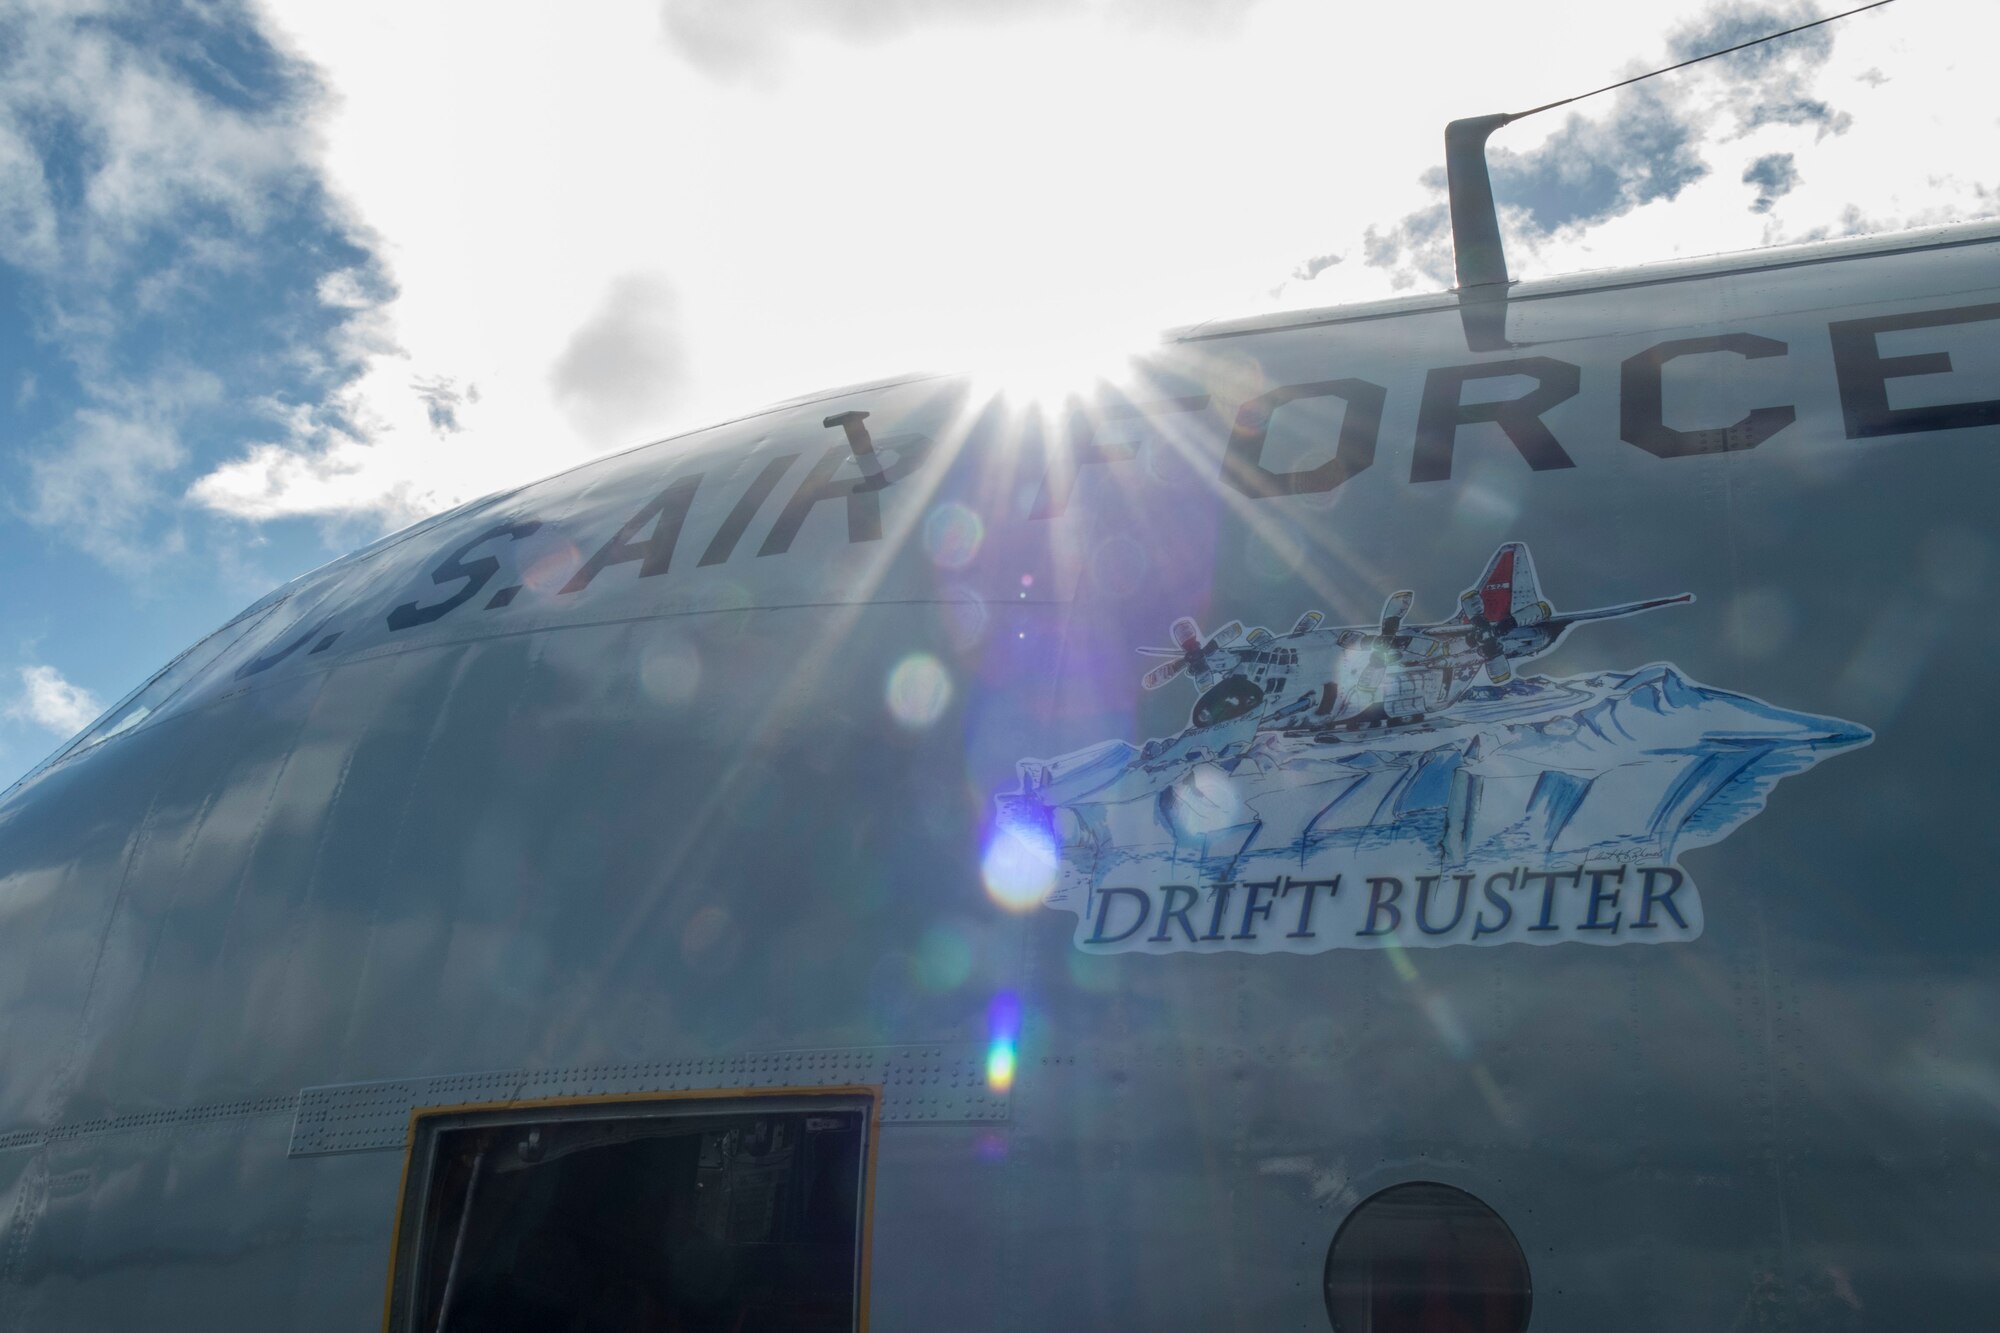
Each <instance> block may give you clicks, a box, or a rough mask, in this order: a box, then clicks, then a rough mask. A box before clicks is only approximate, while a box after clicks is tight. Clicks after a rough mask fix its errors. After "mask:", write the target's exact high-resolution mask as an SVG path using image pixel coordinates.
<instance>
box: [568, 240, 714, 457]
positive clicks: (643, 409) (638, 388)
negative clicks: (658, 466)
mask: <svg viewBox="0 0 2000 1333" xmlns="http://www.w3.org/2000/svg"><path fill="white" fill-rule="evenodd" d="M677 313H678V311H677V303H676V301H675V299H674V292H673V288H672V287H670V286H669V285H668V284H667V281H666V280H665V279H664V278H662V277H660V276H658V275H657V274H650V273H627V274H622V275H620V276H619V277H617V278H615V279H613V280H612V283H611V287H610V290H609V292H607V293H606V295H605V300H604V304H603V305H602V306H600V307H599V308H598V309H597V311H596V312H595V313H593V314H592V315H591V317H590V318H589V319H588V320H586V321H584V323H583V325H582V326H581V327H580V328H578V329H577V331H576V332H575V333H574V334H572V335H570V340H569V345H568V346H566V347H564V348H563V350H562V355H560V356H558V357H557V358H556V364H555V368H554V370H553V371H552V372H551V378H552V379H553V381H554V387H555V394H556V401H557V402H558V403H559V404H560V405H561V407H562V411H563V415H564V416H565V417H567V418H568V419H569V420H570V421H571V422H572V423H573V424H574V425H575V426H576V428H577V430H578V431H579V432H580V433H581V434H582V435H583V437H584V438H585V439H587V440H589V441H590V442H591V443H593V444H596V445H599V446H601V447H608V446H611V445H616V444H620V443H624V442H626V439H627V437H628V436H630V435H632V434H643V433H645V432H646V430H647V429H648V428H649V427H652V426H657V425H658V424H659V423H660V422H661V421H663V420H664V419H665V418H666V412H667V409H668V408H669V407H671V406H672V405H673V403H674V401H675V400H676V399H677V398H679V397H680V394H681V390H682V388H683V386H684V383H685V381H686V379H687V353H686V352H685V351H684V350H683V348H682V346H681V331H680V326H679V321H678V320H677V318H676V316H677Z"/></svg>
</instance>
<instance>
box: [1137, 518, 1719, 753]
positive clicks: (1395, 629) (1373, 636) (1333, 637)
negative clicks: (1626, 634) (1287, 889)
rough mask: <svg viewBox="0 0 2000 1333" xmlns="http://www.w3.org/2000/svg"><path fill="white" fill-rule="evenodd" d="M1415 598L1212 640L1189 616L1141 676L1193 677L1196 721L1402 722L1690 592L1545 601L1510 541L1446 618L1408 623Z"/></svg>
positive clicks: (1156, 681) (1225, 630)
mask: <svg viewBox="0 0 2000 1333" xmlns="http://www.w3.org/2000/svg"><path fill="white" fill-rule="evenodd" d="M1415 600H1416V594H1415V593H1413V592H1409V591H1402V592H1394V593H1391V594H1389V600H1388V601H1386V602H1384V603H1383V605H1382V620H1381V623H1380V624H1379V625H1333V626H1327V627H1325V628H1322V627H1321V622H1322V621H1324V620H1325V619H1326V617H1325V616H1323V615H1321V614H1320V613H1319V612H1318V611H1308V612H1306V613H1305V614H1304V615H1302V616H1300V617H1299V619H1298V621H1297V623H1295V624H1294V625H1293V626H1292V628H1291V631H1290V632H1289V633H1286V634H1283V635H1278V634H1273V633H1272V632H1271V631H1270V630H1268V629H1263V628H1261V627H1260V628H1257V629H1253V630H1251V631H1250V632H1249V634H1248V635H1247V636H1246V635H1244V633H1243V625H1242V622H1241V621H1234V620H1232V621H1230V622H1229V623H1228V624H1227V625H1224V626H1223V627H1222V628H1221V629H1219V630H1217V631H1216V632H1215V633H1214V634H1213V635H1211V636H1210V637H1209V638H1208V639H1207V641H1206V642H1204V641H1203V639H1202V635H1201V628H1200V626H1198V625H1197V624H1195V622H1194V621H1193V620H1191V619H1189V618H1187V617H1185V616H1183V617H1182V618H1181V619H1179V620H1176V621H1175V622H1174V623H1173V627H1172V631H1171V632H1172V635H1173V639H1174V642H1175V644H1177V645H1178V646H1177V647H1173V648H1141V649H1139V651H1140V652H1141V653H1143V654H1145V655H1147V656H1149V657H1165V658H1168V659H1170V660H1169V661H1166V662H1163V663H1161V664H1160V665H1159V666H1157V667H1155V668H1153V670H1151V671H1149V672H1147V673H1146V676H1145V678H1144V680H1142V681H1141V682H1140V683H1141V684H1143V685H1144V686H1145V687H1146V688H1147V689H1149V690H1157V689H1159V688H1160V687H1161V686H1162V685H1165V684H1166V683H1167V682H1168V681H1171V680H1175V679H1178V678H1179V677H1181V676H1183V675H1185V676H1187V677H1188V678H1189V679H1190V680H1191V681H1193V683H1194V685H1195V688H1196V689H1198V690H1199V691H1200V696H1199V697H1198V698H1196V700H1195V703H1194V710H1193V712H1192V713H1191V714H1190V716H1189V722H1190V723H1191V724H1192V725H1193V726H1194V727H1196V728H1197V729H1199V728H1204V727H1212V726H1216V725H1218V724H1220V723H1223V722H1230V721H1234V720H1235V719H1237V718H1240V717H1245V716H1248V715H1250V714H1252V713H1257V714H1259V729H1260V730H1261V729H1283V730H1285V731H1307V732H1311V731H1348V730H1358V729H1362V728H1369V727H1385V726H1402V725H1407V724H1411V723H1416V722H1421V721H1423V720H1424V719H1425V718H1426V717H1429V716H1432V715H1435V714H1438V713H1442V712H1444V711H1445V710H1447V709H1449V708H1450V707H1451V706H1452V705H1453V704H1455V703H1457V702H1458V701H1459V700H1460V699H1461V698H1463V697H1464V695H1465V692H1466V691H1467V690H1469V689H1471V688H1472V687H1473V686H1474V685H1475V684H1477V683H1478V682H1479V680H1480V678H1481V676H1482V675H1483V676H1484V677H1485V678H1486V679H1487V680H1489V681H1491V682H1492V683H1493V684H1495V685H1504V684H1506V683H1507V682H1508V681H1509V680H1511V679H1513V664H1514V663H1515V662H1522V661H1526V660H1527V659H1529V658H1532V657H1538V656H1540V655H1541V654H1543V653H1545V652H1547V651H1549V649H1551V648H1553V647H1555V646H1556V644H1557V643H1559V642H1561V640H1562V637H1563V635H1564V634H1566V633H1568V631H1569V628H1570V626H1572V625H1576V624H1579V623H1581V622H1582V621H1586V620H1614V619H1617V618H1618V617H1620V616H1630V615H1636V614H1638V613H1639V612H1641V611H1651V610H1653V609H1654V608H1655V607H1661V606H1673V605H1676V604H1678V603H1681V602H1692V601H1693V600H1694V594H1692V593H1681V594H1679V595H1678V596H1674V597H1655V598H1652V599H1651V600H1649V601H1643V602H1626V603H1624V604H1623V605H1620V606H1607V607H1601V608H1599V609H1597V610H1594V611H1565V612H1560V613H1558V612H1557V611H1556V610H1555V609H1554V608H1553V607H1551V606H1550V605H1549V604H1548V603H1547V602H1546V601H1544V600H1543V599H1542V593H1541V584H1540V583H1539V581H1538V580H1537V579H1536V578H1535V566H1534V562H1533V561H1532V560H1531V559H1530V558H1529V556H1528V548H1527V546H1526V545H1524V544H1523V543H1521V542H1508V543H1506V544H1505V545H1503V546H1502V547H1500V549H1499V550H1497V551H1495V552H1494V553H1493V559H1492V560H1491V561H1489V562H1488V563H1487V566H1486V572H1485V573H1484V574H1481V575H1480V576H1479V582H1478V583H1476V584H1474V585H1473V586H1472V587H1470V588H1468V589H1466V590H1465V591H1464V592H1462V593H1460V594H1459V598H1458V613H1457V614H1456V615H1454V616H1453V617H1452V618H1451V619H1449V620H1445V621H1440V622H1438V623H1436V624H1431V625H1405V624H1404V623H1403V622H1404V618H1405V617H1407V616H1408V615H1409V612H1410V605H1411V603H1412V602H1413V601H1415ZM1239 640H1240V642H1239ZM1288 688H1289V689H1290V691H1291V692H1290V693H1288V692H1287V691H1288Z"/></svg>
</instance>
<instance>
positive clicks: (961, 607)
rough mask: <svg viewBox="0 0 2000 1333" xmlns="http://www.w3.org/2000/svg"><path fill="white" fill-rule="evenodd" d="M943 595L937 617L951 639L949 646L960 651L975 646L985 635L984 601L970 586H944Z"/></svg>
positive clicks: (986, 616)
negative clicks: (943, 598)
mask: <svg viewBox="0 0 2000 1333" xmlns="http://www.w3.org/2000/svg"><path fill="white" fill-rule="evenodd" d="M944 596H945V600H944V601H943V602H942V603H940V604H939V606H938V618H939V619H940V620H942V621H943V622H944V632H945V636H946V637H947V638H949V639H950V640H951V646H952V647H954V648H956V649H958V651H960V652H966V651H969V650H970V649H973V648H977V647H978V646H979V641H980V640H981V639H983V638H985V637H986V622H987V620H988V614H987V610H986V603H985V602H984V601H982V600H981V599H980V596H979V594H978V593H976V592H974V591H972V590H971V589H970V588H959V587H951V588H946V589H945V590H944Z"/></svg>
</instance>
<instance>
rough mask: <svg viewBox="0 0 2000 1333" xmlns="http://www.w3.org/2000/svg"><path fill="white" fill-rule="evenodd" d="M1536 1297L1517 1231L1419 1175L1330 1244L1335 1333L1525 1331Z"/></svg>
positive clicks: (1357, 1216) (1382, 1197) (1359, 1214)
mask: <svg viewBox="0 0 2000 1333" xmlns="http://www.w3.org/2000/svg"><path fill="white" fill-rule="evenodd" d="M1532 1305H1533V1294H1532V1292H1531V1291H1530V1288H1529V1282H1528V1261H1527V1259H1526V1258H1525V1257H1524V1256H1523V1255H1522V1254H1521V1246H1520V1244H1519V1243H1518V1242H1517V1241H1516V1240H1515V1239H1514V1233H1513V1232H1511V1231H1509V1230H1508V1229H1507V1224H1506V1223H1505V1222H1503V1221H1501V1220H1500V1215H1499V1214H1498V1213H1496V1212H1494V1211H1493V1210H1492V1209H1491V1208H1488V1207H1487V1206H1486V1205H1485V1204H1483V1203H1481V1202H1480V1201H1479V1200H1478V1199H1476V1198H1474V1197H1473V1196H1472V1195H1470V1194H1467V1193H1466V1192H1465V1191H1464V1190H1459V1189H1453V1188H1452V1187H1451V1186H1449V1185H1437V1184H1432V1183H1429V1182H1424V1181H1418V1182H1412V1183H1410V1184H1407V1185H1394V1186H1391V1187H1390V1188H1388V1189H1386V1190H1383V1191H1382V1192H1381V1193H1379V1194H1376V1195H1372V1196H1371V1197H1369V1198H1368V1199H1366V1200H1365V1201H1363V1202H1362V1204H1361V1206H1360V1207H1358V1208H1356V1209H1355V1210H1354V1211H1353V1212H1352V1213H1351V1214H1349V1215H1348V1218H1347V1220H1346V1221H1345V1222H1343V1223H1341V1226H1340V1231H1339V1232H1338V1233H1337V1234H1336V1235H1335V1236H1334V1238H1333V1246H1332V1248H1331V1249H1329V1250H1328V1251H1327V1256H1326V1313H1327V1317H1328V1318H1329V1319H1331V1320H1332V1321H1333V1327H1334V1330H1335V1333H1521V1330H1522V1329H1525V1328H1527V1326H1528V1312H1529V1310H1530V1308H1531V1307H1532Z"/></svg>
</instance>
